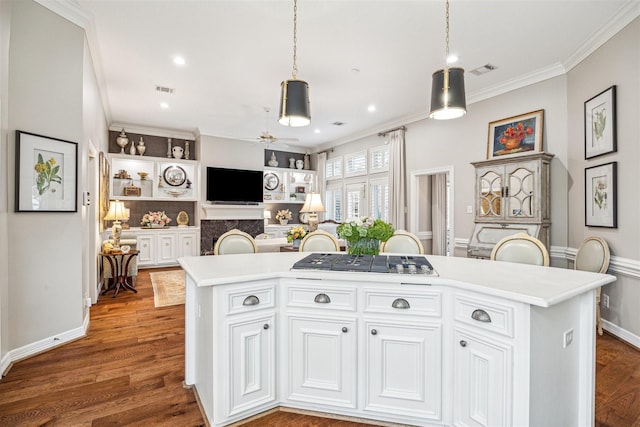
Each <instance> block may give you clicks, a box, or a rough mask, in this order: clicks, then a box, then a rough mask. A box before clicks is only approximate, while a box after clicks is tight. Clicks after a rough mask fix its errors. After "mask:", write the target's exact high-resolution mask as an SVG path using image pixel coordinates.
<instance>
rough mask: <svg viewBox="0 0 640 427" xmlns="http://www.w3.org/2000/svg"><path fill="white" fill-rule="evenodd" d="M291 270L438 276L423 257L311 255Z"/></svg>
mask: <svg viewBox="0 0 640 427" xmlns="http://www.w3.org/2000/svg"><path fill="white" fill-rule="evenodd" d="M291 269H292V270H328V271H357V272H366V273H369V272H370V273H396V274H420V275H422V274H424V275H430V276H437V275H438V274H437V273H436V271H435V270H434V269H433V266H432V265H431V263H430V262H429V261H428V260H427V257H425V256H424V255H348V254H337V253H329V254H323V253H313V254H310V255H308V256H306V257H304V258H303V259H301V260H300V261H298V262H296V263H295V264H294V265H293V267H292V268H291Z"/></svg>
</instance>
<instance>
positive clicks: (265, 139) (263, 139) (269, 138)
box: [256, 107, 298, 144]
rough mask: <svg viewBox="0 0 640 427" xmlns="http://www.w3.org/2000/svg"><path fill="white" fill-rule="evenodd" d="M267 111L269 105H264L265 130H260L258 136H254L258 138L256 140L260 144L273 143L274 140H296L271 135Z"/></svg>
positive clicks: (295, 140)
mask: <svg viewBox="0 0 640 427" xmlns="http://www.w3.org/2000/svg"><path fill="white" fill-rule="evenodd" d="M269 111H271V110H270V109H269V107H264V112H265V114H266V116H267V117H266V124H265V131H264V132H262V133H261V134H260V136H259V137H258V138H256V139H257V140H258V142H260V143H262V144H273V143H275V142H278V141H294V142H297V141H298V138H277V137H275V136H273V135H272V134H271V133H269Z"/></svg>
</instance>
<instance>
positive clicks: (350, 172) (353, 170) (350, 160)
mask: <svg viewBox="0 0 640 427" xmlns="http://www.w3.org/2000/svg"><path fill="white" fill-rule="evenodd" d="M366 174H367V152H366V151H360V152H358V153H353V154H349V155H347V156H344V176H356V175H366Z"/></svg>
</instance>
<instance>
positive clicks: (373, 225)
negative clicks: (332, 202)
mask: <svg viewBox="0 0 640 427" xmlns="http://www.w3.org/2000/svg"><path fill="white" fill-rule="evenodd" d="M336 231H337V233H338V236H340V238H341V239H344V240H346V241H347V252H348V253H350V254H355V255H378V254H379V253H380V242H386V241H387V240H389V237H391V236H393V233H394V232H395V230H394V229H393V226H392V225H391V224H389V223H388V222H384V221H383V220H381V219H373V218H369V217H363V218H349V219H348V220H347V221H345V222H343V223H342V224H340V225H339V226H338V228H337V230H336Z"/></svg>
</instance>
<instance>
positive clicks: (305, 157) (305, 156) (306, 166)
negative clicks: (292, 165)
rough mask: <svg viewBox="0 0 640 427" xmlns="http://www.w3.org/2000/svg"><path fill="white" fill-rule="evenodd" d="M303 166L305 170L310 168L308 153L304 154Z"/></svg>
mask: <svg viewBox="0 0 640 427" xmlns="http://www.w3.org/2000/svg"><path fill="white" fill-rule="evenodd" d="M304 168H305V169H307V170H309V169H311V164H310V162H309V153H307V154H305V155H304Z"/></svg>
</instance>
